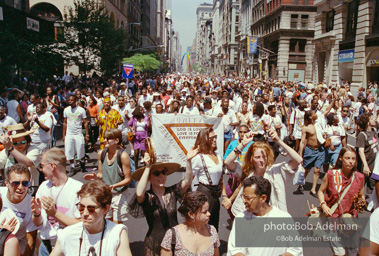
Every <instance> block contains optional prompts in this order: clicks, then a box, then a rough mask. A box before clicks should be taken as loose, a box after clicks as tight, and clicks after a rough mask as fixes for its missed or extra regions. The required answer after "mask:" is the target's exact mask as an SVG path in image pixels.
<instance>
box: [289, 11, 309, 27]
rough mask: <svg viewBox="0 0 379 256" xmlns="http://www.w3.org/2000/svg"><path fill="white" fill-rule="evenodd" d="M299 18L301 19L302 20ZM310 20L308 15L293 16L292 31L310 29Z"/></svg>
mask: <svg viewBox="0 0 379 256" xmlns="http://www.w3.org/2000/svg"><path fill="white" fill-rule="evenodd" d="M299 17H301V19H300V20H299ZM308 18H309V15H308V14H301V15H299V14H291V29H299V28H300V29H308ZM299 22H300V24H299ZM299 25H300V26H299Z"/></svg>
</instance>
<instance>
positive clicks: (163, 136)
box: [152, 114, 224, 167]
mask: <svg viewBox="0 0 379 256" xmlns="http://www.w3.org/2000/svg"><path fill="white" fill-rule="evenodd" d="M221 120H222V118H217V117H209V116H205V115H183V114H177V115H175V114H153V115H152V140H153V142H154V148H155V154H156V156H157V162H174V163H179V164H180V165H181V166H183V167H185V166H186V162H187V153H188V150H190V149H191V148H192V147H193V146H194V145H195V141H196V137H197V134H198V133H199V131H200V130H201V129H203V128H205V127H212V128H213V130H214V132H215V134H216V135H217V137H218V139H217V153H219V154H220V155H221V156H223V154H224V125H223V123H222V122H221Z"/></svg>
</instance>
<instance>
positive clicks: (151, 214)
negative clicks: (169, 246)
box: [129, 148, 199, 256]
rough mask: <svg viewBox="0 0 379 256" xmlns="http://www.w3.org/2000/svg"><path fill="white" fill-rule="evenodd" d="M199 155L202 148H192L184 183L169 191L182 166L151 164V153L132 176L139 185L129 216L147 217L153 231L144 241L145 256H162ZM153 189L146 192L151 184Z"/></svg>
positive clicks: (179, 183) (149, 232) (188, 155)
mask: <svg viewBox="0 0 379 256" xmlns="http://www.w3.org/2000/svg"><path fill="white" fill-rule="evenodd" d="M198 153H199V149H198V148H192V149H191V150H190V151H189V152H188V154H187V167H186V172H185V176H184V180H181V181H179V182H178V183H177V184H175V185H173V186H170V187H165V184H166V180H167V176H168V175H170V174H172V173H174V172H176V171H177V170H178V169H179V167H180V164H177V163H151V158H150V155H149V154H148V153H145V156H144V161H145V163H146V166H145V167H142V168H139V169H138V170H136V171H135V172H133V174H132V179H134V180H136V181H139V182H138V185H137V188H136V194H135V197H134V198H133V199H132V200H131V203H130V204H129V213H130V215H132V216H133V217H134V218H143V217H146V220H147V224H148V225H149V230H148V232H147V235H146V238H145V241H144V254H143V255H145V256H159V255H161V254H160V253H161V243H162V240H163V238H164V236H165V233H166V231H167V230H169V229H170V228H172V227H174V226H176V225H178V217H177V209H176V207H177V201H181V199H182V197H183V195H184V193H186V192H187V190H188V188H189V187H190V186H191V183H192V165H191V160H192V159H193V157H195V156H196V155H197V154H198ZM148 182H150V184H151V187H150V189H149V190H148V191H146V188H147V184H148Z"/></svg>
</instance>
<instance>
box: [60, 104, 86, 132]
mask: <svg viewBox="0 0 379 256" xmlns="http://www.w3.org/2000/svg"><path fill="white" fill-rule="evenodd" d="M63 117H64V118H67V131H66V135H81V134H82V121H83V119H85V118H86V117H87V116H86V111H85V110H84V109H83V108H82V107H79V106H76V107H75V108H74V109H72V108H71V106H68V107H67V108H65V109H64V111H63Z"/></svg>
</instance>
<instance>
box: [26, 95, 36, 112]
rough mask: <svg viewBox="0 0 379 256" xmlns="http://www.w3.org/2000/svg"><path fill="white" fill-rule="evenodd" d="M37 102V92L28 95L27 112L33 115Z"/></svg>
mask: <svg viewBox="0 0 379 256" xmlns="http://www.w3.org/2000/svg"><path fill="white" fill-rule="evenodd" d="M38 102H39V96H38V95H37V94H32V95H30V105H29V106H28V110H27V114H28V113H30V114H31V115H34V114H35V113H36V106H37V103H38Z"/></svg>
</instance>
